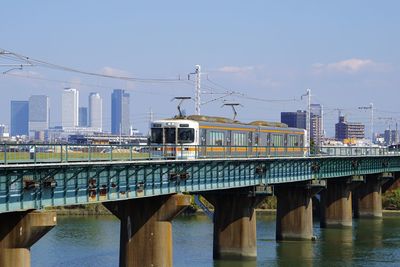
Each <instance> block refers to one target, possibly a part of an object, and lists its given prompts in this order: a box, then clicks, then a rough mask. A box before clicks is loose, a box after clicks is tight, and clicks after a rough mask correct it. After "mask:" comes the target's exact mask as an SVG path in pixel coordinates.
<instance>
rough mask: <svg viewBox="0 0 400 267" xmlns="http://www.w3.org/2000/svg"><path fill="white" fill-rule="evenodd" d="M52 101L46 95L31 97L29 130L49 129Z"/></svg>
mask: <svg viewBox="0 0 400 267" xmlns="http://www.w3.org/2000/svg"><path fill="white" fill-rule="evenodd" d="M49 123H50V101H49V98H48V96H46V95H32V96H31V97H29V132H35V131H44V130H47V129H49Z"/></svg>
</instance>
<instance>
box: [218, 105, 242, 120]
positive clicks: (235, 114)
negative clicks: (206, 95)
mask: <svg viewBox="0 0 400 267" xmlns="http://www.w3.org/2000/svg"><path fill="white" fill-rule="evenodd" d="M223 106H230V107H231V108H232V110H233V120H235V119H236V116H237V112H236V108H235V107H237V106H242V105H241V104H239V103H224V104H223V105H222V106H221V108H222V107H223Z"/></svg>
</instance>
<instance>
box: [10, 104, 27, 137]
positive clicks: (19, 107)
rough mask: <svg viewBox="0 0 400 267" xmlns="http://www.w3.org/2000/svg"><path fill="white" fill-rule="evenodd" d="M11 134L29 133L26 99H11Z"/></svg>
mask: <svg viewBox="0 0 400 267" xmlns="http://www.w3.org/2000/svg"><path fill="white" fill-rule="evenodd" d="M11 135H12V136H16V135H29V102H28V101H11Z"/></svg>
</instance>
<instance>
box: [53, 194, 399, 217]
mask: <svg viewBox="0 0 400 267" xmlns="http://www.w3.org/2000/svg"><path fill="white" fill-rule="evenodd" d="M201 199H202V202H203V203H204V204H205V205H206V206H207V207H208V208H209V209H210V210H213V208H214V207H213V206H212V205H211V204H210V203H209V202H207V200H205V199H204V198H201ZM382 206H383V209H385V210H396V211H399V210H400V189H396V190H392V191H388V192H386V193H385V194H383V196H382ZM275 209H276V197H275V196H269V197H267V198H266V199H265V200H263V201H262V202H261V204H260V205H259V206H258V210H259V211H263V210H265V211H268V210H275ZM52 210H55V211H57V214H58V215H82V216H87V215H111V213H110V212H109V211H108V210H107V209H106V208H105V207H104V206H103V205H102V204H100V203H93V204H87V205H74V206H63V207H54V208H53V209H52ZM196 212H201V209H200V208H199V207H198V206H197V205H196V204H195V203H194V201H193V200H192V204H191V206H189V207H188V208H187V209H186V210H185V212H184V213H185V214H193V213H196Z"/></svg>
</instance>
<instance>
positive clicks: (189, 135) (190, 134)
mask: <svg viewBox="0 0 400 267" xmlns="http://www.w3.org/2000/svg"><path fill="white" fill-rule="evenodd" d="M193 142H194V129H193V128H179V129H178V143H193Z"/></svg>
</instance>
